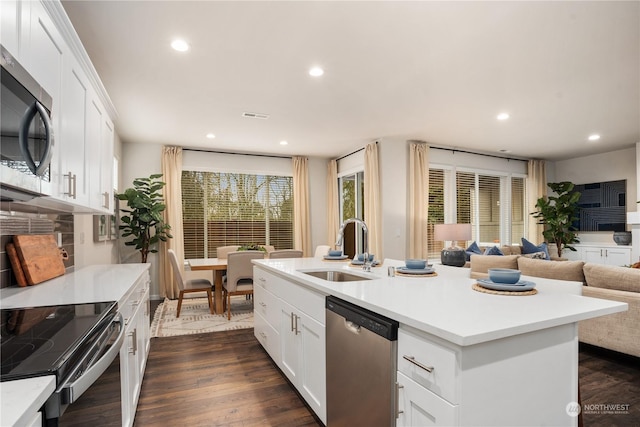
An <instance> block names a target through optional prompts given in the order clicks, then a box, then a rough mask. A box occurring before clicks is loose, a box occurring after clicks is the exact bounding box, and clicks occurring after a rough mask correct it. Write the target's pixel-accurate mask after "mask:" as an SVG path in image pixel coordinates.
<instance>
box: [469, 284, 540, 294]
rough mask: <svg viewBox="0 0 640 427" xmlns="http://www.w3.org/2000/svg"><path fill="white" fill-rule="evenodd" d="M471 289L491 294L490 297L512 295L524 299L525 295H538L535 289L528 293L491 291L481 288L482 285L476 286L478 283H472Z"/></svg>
mask: <svg viewBox="0 0 640 427" xmlns="http://www.w3.org/2000/svg"><path fill="white" fill-rule="evenodd" d="M471 289H473V290H474V291H478V292H483V293H485V294H492V295H513V296H517V297H524V296H527V295H535V294H537V293H538V290H537V289H531V290H530V291H494V290H493V289H487V288H484V287H482V285H480V284H478V283H474V284H473V286H472V287H471Z"/></svg>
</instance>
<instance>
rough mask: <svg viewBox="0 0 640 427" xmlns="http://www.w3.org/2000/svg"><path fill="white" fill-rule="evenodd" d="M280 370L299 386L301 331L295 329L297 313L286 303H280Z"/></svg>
mask: <svg viewBox="0 0 640 427" xmlns="http://www.w3.org/2000/svg"><path fill="white" fill-rule="evenodd" d="M279 308H280V331H279V332H280V357H281V359H280V363H278V365H279V366H280V369H282V371H283V372H284V374H285V375H286V376H287V378H289V381H291V382H292V383H293V384H294V385H296V386H297V384H298V375H299V373H300V354H299V352H300V345H299V344H298V341H299V339H298V335H299V334H300V331H299V330H296V329H295V321H296V317H295V316H296V313H297V311H296V310H295V309H294V308H293V307H292V306H290V305H289V304H287V303H286V302H284V301H280V307H279Z"/></svg>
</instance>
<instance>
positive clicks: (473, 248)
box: [466, 241, 482, 261]
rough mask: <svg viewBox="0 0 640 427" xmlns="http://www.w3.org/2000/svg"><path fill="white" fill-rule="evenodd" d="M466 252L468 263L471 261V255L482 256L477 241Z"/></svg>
mask: <svg viewBox="0 0 640 427" xmlns="http://www.w3.org/2000/svg"><path fill="white" fill-rule="evenodd" d="M466 252H467V261H471V255H474V254H477V255H482V251H481V250H480V247H479V246H478V244H477V243H476V242H475V241H474V242H473V243H472V244H470V245H469V247H468V248H467V250H466Z"/></svg>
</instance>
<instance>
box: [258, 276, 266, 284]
mask: <svg viewBox="0 0 640 427" xmlns="http://www.w3.org/2000/svg"><path fill="white" fill-rule="evenodd" d="M258 280H259V281H261V282H262V283H264V282H266V281H267V279H265V278H264V277H259V278H258Z"/></svg>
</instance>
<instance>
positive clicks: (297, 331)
mask: <svg viewBox="0 0 640 427" xmlns="http://www.w3.org/2000/svg"><path fill="white" fill-rule="evenodd" d="M293 317H295V318H296V335H298V334H299V333H300V330H298V319H299V318H300V316H297V315H295V314H294V315H293Z"/></svg>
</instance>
